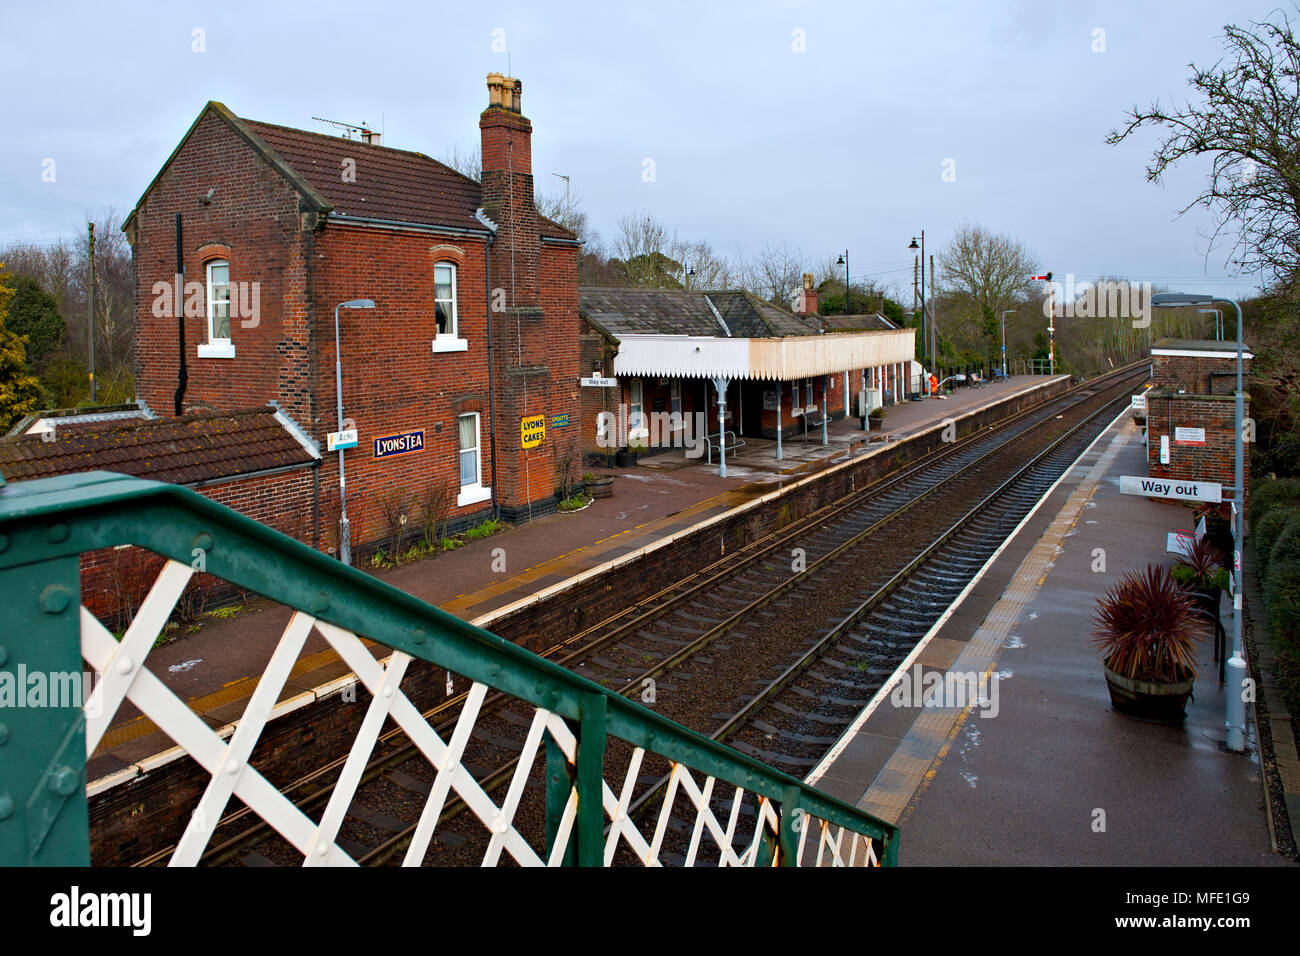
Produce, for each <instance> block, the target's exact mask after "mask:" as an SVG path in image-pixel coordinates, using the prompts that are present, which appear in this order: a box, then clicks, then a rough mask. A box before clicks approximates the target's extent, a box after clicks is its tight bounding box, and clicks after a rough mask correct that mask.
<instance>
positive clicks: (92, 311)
mask: <svg viewBox="0 0 1300 956" xmlns="http://www.w3.org/2000/svg"><path fill="white" fill-rule="evenodd" d="M86 225H88V226H89V227H90V294H89V295H88V296H86V300H87V302H89V303H90V322H89V323H88V326H87V328H88V331H87V332H86V337H87V339H88V340H89V343H90V404H92V405H94V404H95V403H96V397H95V224H94V223H93V222H90V223H87V224H86Z"/></svg>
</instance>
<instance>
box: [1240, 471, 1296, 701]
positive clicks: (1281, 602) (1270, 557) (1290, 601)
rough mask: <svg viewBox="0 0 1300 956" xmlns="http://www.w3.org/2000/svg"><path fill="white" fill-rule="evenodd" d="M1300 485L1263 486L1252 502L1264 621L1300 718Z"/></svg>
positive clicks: (1285, 691) (1281, 684) (1282, 682)
mask: <svg viewBox="0 0 1300 956" xmlns="http://www.w3.org/2000/svg"><path fill="white" fill-rule="evenodd" d="M1296 494H1300V482H1298V481H1296V480H1295V479H1283V480H1271V481H1266V482H1261V483H1260V485H1259V486H1258V487H1257V488H1256V489H1255V492H1254V495H1253V496H1252V500H1251V503H1250V514H1251V519H1252V520H1251V527H1252V528H1253V529H1254V545H1255V557H1256V566H1257V568H1258V570H1259V583H1260V590H1261V592H1262V594H1263V598H1264V617H1265V619H1266V620H1267V622H1268V626H1269V630H1270V631H1271V632H1272V639H1273V649H1274V651H1275V652H1276V654H1277V660H1278V691H1279V692H1280V693H1281V695H1282V699H1283V700H1284V701H1285V702H1286V705H1287V708H1288V709H1289V710H1290V711H1291V713H1293V714H1294V713H1300V502H1298V501H1296V500H1295V498H1294V497H1293V496H1294V495H1296Z"/></svg>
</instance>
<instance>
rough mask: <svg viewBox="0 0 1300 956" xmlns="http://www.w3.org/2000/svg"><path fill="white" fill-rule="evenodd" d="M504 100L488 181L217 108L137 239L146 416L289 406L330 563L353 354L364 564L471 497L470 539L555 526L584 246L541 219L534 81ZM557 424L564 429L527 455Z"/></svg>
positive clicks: (144, 203)
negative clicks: (407, 519)
mask: <svg viewBox="0 0 1300 956" xmlns="http://www.w3.org/2000/svg"><path fill="white" fill-rule="evenodd" d="M487 85H488V106H487V109H485V110H484V111H483V113H482V115H481V116H480V118H479V129H480V134H481V140H482V162H483V169H482V181H481V183H480V182H476V181H474V180H473V179H470V178H467V177H465V176H462V175H461V174H459V173H457V172H455V171H454V170H452V169H450V168H449V167H447V166H445V165H443V164H442V163H439V162H437V161H436V160H433V159H431V158H429V157H428V156H426V155H424V154H422V153H417V152H411V151H408V150H404V149H393V148H390V147H387V146H383V145H380V143H379V137H378V135H377V134H374V133H371V132H369V131H362V138H361V139H360V140H353V139H350V138H346V137H340V136H333V135H324V134H321V133H314V132H306V131H303V130H298V129H290V128H288V127H284V126H277V125H273V124H270V123H265V122H259V121H255V120H248V119H244V118H241V117H239V116H236V115H235V114H234V113H233V112H231V110H229V109H227V108H226V107H225V106H223V105H222V104H220V103H215V102H213V103H208V104H207V105H206V106H205V107H204V108H203V110H202V111H201V112H200V114H199V116H198V118H197V119H196V120H195V122H194V124H193V126H191V127H190V129H189V131H188V132H187V133H186V134H185V136H184V138H183V139H182V140H181V142H180V144H179V145H178V146H177V147H176V149H175V151H174V152H173V153H172V155H171V156H170V157H169V158H168V159H167V161H166V162H165V163H164V165H163V167H162V169H161V171H160V172H159V173H158V175H157V176H156V177H155V178H154V180H153V182H152V183H150V184H149V187H148V188H147V189H146V190H145V192H144V195H143V196H142V197H141V199H140V201H139V203H138V204H137V205H136V207H135V209H134V210H133V212H132V213H131V214H130V216H129V217H128V218H127V220H126V222H125V224H124V227H123V228H124V229H125V231H126V234H127V237H128V238H129V240H130V242H131V246H132V249H133V252H134V259H135V266H136V281H137V321H138V348H137V370H136V372H137V388H138V396H139V398H140V399H141V400H142V401H143V403H144V404H145V406H146V407H147V408H149V409H150V410H152V411H153V413H155V414H157V415H160V416H169V415H170V416H176V415H182V414H188V413H189V412H191V411H192V410H194V409H205V410H211V411H215V412H220V413H225V414H229V413H232V412H235V411H238V410H241V409H248V408H252V407H262V406H266V405H267V404H268V403H270V402H274V403H275V404H276V407H277V409H278V410H279V412H280V413H281V414H282V415H283V416H284V417H286V418H287V419H288V420H289V421H291V422H292V423H294V425H295V426H296V427H298V428H300V429H301V431H302V432H303V433H304V434H305V435H307V436H308V439H309V440H310V441H311V442H312V443H313V444H314V445H315V446H316V447H317V448H318V449H319V452H320V455H321V459H320V463H319V469H320V482H319V486H320V490H319V491H318V492H317V493H316V494H318V495H319V500H316V501H313V500H311V499H310V498H304V497H303V495H302V494H301V493H300V490H299V489H298V488H296V487H292V486H289V485H286V486H285V488H284V492H283V499H282V500H281V501H280V502H279V506H280V507H281V508H282V509H283V510H284V511H286V512H300V513H303V514H307V513H319V514H320V515H321V516H322V517H321V519H320V521H321V523H322V525H323V527H321V528H317V529H314V531H315V535H316V536H317V537H318V538H321V539H323V541H322V542H321V545H320V546H322V547H324V548H326V549H327V550H332V549H333V548H334V547H335V546H336V544H337V532H336V531H335V529H336V528H337V520H338V513H339V500H338V497H339V493H338V487H339V462H338V459H339V455H338V453H337V452H330V451H329V450H328V447H327V445H328V443H327V436H328V435H329V434H330V433H332V432H335V431H337V430H338V429H339V421H338V419H339V414H338V410H337V408H338V402H339V390H338V386H337V384H336V376H335V355H336V347H337V353H338V357H339V363H340V366H341V401H342V416H343V418H344V420H345V425H346V426H350V427H354V428H355V430H356V432H357V439H358V445H357V447H355V448H351V449H348V450H346V451H344V452H343V454H344V456H345V462H344V466H345V473H346V478H347V482H346V494H347V502H346V504H347V513H348V517H349V519H350V523H351V537H352V541H353V543H354V544H353V546H354V548H355V549H357V550H360V551H364V550H365V549H366V548H367V546H368V545H370V544H373V543H374V542H376V541H377V540H379V539H381V538H382V537H383V535H384V533H385V523H386V520H387V519H386V518H385V512H386V511H391V506H392V505H393V504H394V503H395V502H397V500H398V499H407V500H409V498H410V497H411V496H418V498H419V500H421V501H424V500H428V499H429V498H431V497H434V496H442V497H444V498H449V499H450V505H449V508H450V515H449V516H450V526H451V527H453V528H455V527H458V526H460V527H463V526H466V525H468V524H471V523H474V522H476V521H479V520H482V519H483V518H485V517H487V516H489V515H491V514H493V513H494V512H496V513H499V514H500V515H501V516H503V517H505V518H506V519H507V520H518V519H519V518H521V517H525V516H529V515H532V516H536V515H537V514H540V513H545V512H547V511H549V510H554V508H555V505H556V497H555V491H556V489H557V487H559V486H560V485H561V484H562V475H561V474H560V471H561V469H564V468H565V467H566V466H568V461H569V458H570V457H571V452H570V448H569V446H571V445H573V446H576V444H577V442H578V439H577V435H578V433H579V431H580V429H581V414H580V409H579V406H578V392H577V377H578V316H577V255H578V250H579V247H580V243H579V242H578V240H577V239H576V238H575V237H574V236H573V234H572V233H570V232H568V231H567V230H565V229H563V228H562V227H560V226H558V225H556V224H555V223H553V222H551V221H549V220H547V219H546V218H544V217H542V216H541V215H539V213H538V212H537V210H536V208H535V206H534V203H533V176H532V166H531V146H530V141H531V134H532V125H531V123H530V122H529V120H528V119H527V118H525V116H524V115H523V113H522V111H521V92H522V87H521V84H520V82H519V81H518V80H514V79H511V78H508V77H504V76H502V75H500V74H489V76H488V84H487ZM178 256H179V265H180V267H182V268H183V273H184V277H183V280H182V282H181V286H180V288H179V289H178V288H177V282H176V279H175V275H176V273H177V272H178ZM358 299H362V300H367V299H368V300H372V301H373V303H374V307H373V308H369V309H361V308H344V309H341V310H339V311H338V328H339V336H338V340H337V342H336V339H335V331H334V330H335V312H336V308H337V307H338V306H339V305H340V304H341V303H345V302H348V301H351V300H358ZM178 312H183V318H181V319H180V320H179V321H178V318H177V313H178ZM181 325H183V333H182V330H181V328H180V326H181ZM536 416H544V417H545V420H546V422H547V424H548V426H549V425H550V423H551V422H555V423H557V424H558V425H559V427H556V428H550V427H548V428H547V429H546V431H545V436H544V438H542V440H541V441H540V444H538V445H537V446H536V447H531V448H528V449H524V448H521V444H522V442H521V434H522V432H521V423H522V421H523V420H524V419H525V418H529V417H536ZM568 467H571V468H574V469H576V468H577V467H579V463H575V464H572V465H571V466H568ZM411 518H412V519H413V518H415V515H414V514H412V515H411Z"/></svg>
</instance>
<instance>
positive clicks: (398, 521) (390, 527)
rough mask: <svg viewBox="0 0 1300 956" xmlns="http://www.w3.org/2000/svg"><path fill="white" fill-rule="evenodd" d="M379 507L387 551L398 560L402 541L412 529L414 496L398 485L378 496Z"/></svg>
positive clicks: (414, 506) (414, 507)
mask: <svg viewBox="0 0 1300 956" xmlns="http://www.w3.org/2000/svg"><path fill="white" fill-rule="evenodd" d="M379 509H380V511H381V512H382V513H383V515H384V524H385V526H386V527H387V535H386V537H387V540H388V548H387V551H388V553H389V554H391V555H392V556H393V560H394V561H400V559H401V556H402V542H403V540H404V539H405V537H406V534H407V531H408V529H413V522H412V521H411V520H410V516H411V514H412V513H413V512H414V511H415V509H416V499H415V496H414V495H412V494H410V493H408V492H407V490H406V489H405V488H403V487H401V486H398V487H397V488H394V489H393V490H392V491H390V492H389V493H388V494H386V495H381V496H380V497H379Z"/></svg>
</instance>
